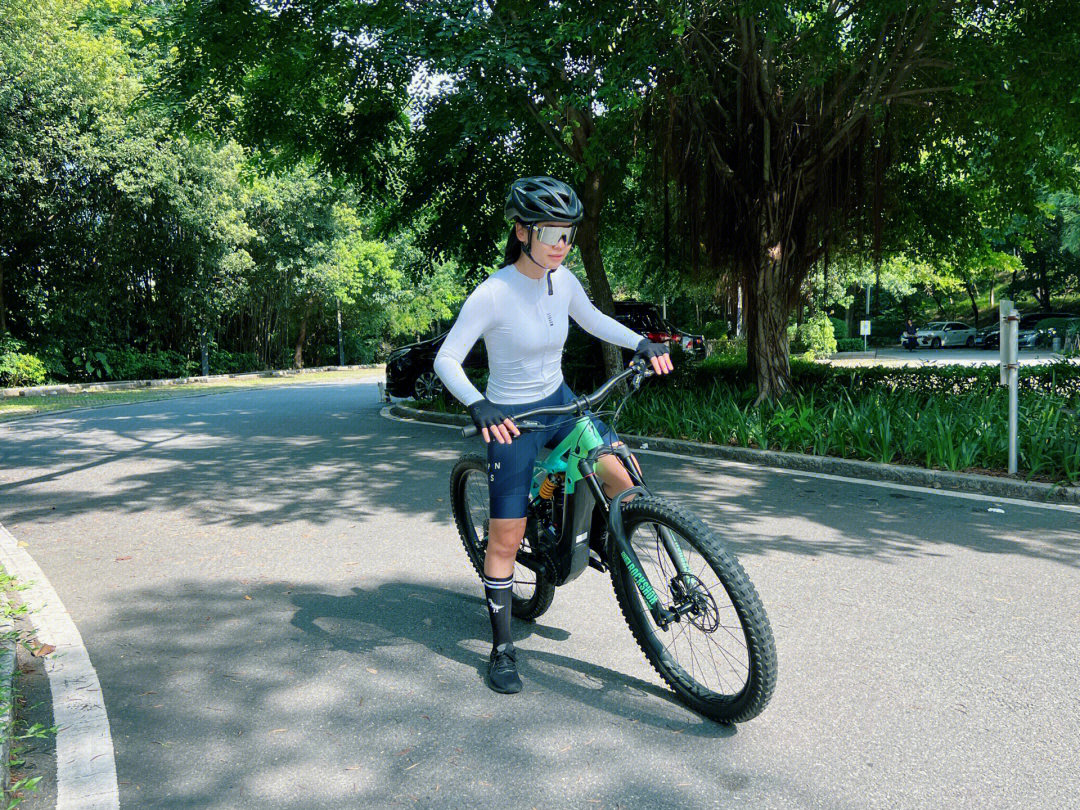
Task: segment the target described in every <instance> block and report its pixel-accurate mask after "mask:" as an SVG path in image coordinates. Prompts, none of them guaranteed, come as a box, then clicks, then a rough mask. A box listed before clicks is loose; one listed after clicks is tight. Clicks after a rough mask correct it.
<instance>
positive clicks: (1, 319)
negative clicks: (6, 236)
mask: <svg viewBox="0 0 1080 810" xmlns="http://www.w3.org/2000/svg"><path fill="white" fill-rule="evenodd" d="M6 334H7V305H6V304H5V303H4V263H3V262H0V337H3V336H4V335H6Z"/></svg>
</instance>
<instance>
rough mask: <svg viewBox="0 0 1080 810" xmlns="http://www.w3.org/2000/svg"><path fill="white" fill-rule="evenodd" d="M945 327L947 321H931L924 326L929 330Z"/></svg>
mask: <svg viewBox="0 0 1080 810" xmlns="http://www.w3.org/2000/svg"><path fill="white" fill-rule="evenodd" d="M944 328H945V321H931V322H930V323H928V324H927V325H926V326H924V327H923V329H925V330H926V331H927V332H939V331H941V330H942V329H944Z"/></svg>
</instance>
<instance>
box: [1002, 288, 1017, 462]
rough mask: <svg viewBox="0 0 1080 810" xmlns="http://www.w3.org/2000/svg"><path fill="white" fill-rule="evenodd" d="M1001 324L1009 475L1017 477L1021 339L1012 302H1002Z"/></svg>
mask: <svg viewBox="0 0 1080 810" xmlns="http://www.w3.org/2000/svg"><path fill="white" fill-rule="evenodd" d="M998 321H999V323H1000V324H1001V332H1000V333H999V334H1000V340H1001V381H1002V383H1005V382H1008V386H1009V475H1016V470H1017V458H1016V456H1017V452H1016V446H1017V436H1018V433H1019V424H1018V423H1019V410H1020V408H1019V390H1018V389H1019V376H1020V363H1019V353H1020V346H1019V338H1020V329H1019V321H1020V313H1019V312H1017V311H1016V309H1015V308H1014V307H1013V303H1012V301H1007V300H1004V299H1003V300H1002V301H1001V308H1000V309H999V310H998Z"/></svg>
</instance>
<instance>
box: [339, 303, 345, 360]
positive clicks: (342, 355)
mask: <svg viewBox="0 0 1080 810" xmlns="http://www.w3.org/2000/svg"><path fill="white" fill-rule="evenodd" d="M337 356H338V365H339V366H343V365H345V343H344V341H343V340H342V339H341V299H340V298H339V299H338V301H337Z"/></svg>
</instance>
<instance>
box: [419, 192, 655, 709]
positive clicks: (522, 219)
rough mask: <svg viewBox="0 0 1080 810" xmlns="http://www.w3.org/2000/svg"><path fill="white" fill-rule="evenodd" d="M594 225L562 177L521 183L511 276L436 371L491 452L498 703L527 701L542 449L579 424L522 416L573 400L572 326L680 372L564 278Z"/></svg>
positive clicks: (600, 469) (613, 464)
mask: <svg viewBox="0 0 1080 810" xmlns="http://www.w3.org/2000/svg"><path fill="white" fill-rule="evenodd" d="M584 214H585V211H584V208H583V207H582V205H581V201H580V200H579V199H578V196H577V194H576V193H574V190H573V189H572V188H570V186H568V185H567V184H566V183H563V182H561V181H559V180H555V179H554V178H551V177H525V178H521V179H519V180H515V181H514V183H513V184H512V185H511V186H510V193H509V195H508V196H507V198H506V216H507V218H508V219H511V220H513V223H514V224H513V226H512V227H511V230H510V235H509V238H508V239H507V242H506V254H505V259H504V262H503V264H504V266H503V267H502V269H500V270H498V271H496V272H495V273H493V274H492V275H491V276H489V277H488V278H487V279H486V280H485V281H484V282H482V283H481V284H480V285H479V286H478V287H477V288H476V289H475V290H474V291H473V292H472V294H471V295H470V296H469V297H468V299H467V300H466V301H465V304H464V306H462V308H461V312H460V313H459V315H458V317H457V320H456V321H455V322H454V325H453V327H452V328H451V329H450V333H449V334H448V335H447V337H446V340H445V341H444V343H443V345H442V348H441V349H440V350H439V353H438V355H437V356H436V358H435V372H436V373H437V374H438V375H439V377H440V378H441V379H442V381H443V383H444V384H445V385H446V388H447V390H449V391H450V393H452V394H453V395H454V396H455V397H457V399H459V400H460V401H461V402H462V404H464V405H465V406H466V407H467V408H468V410H469V414H470V416H472V420H473V422H474V423H475V424H476V427H477V429H478V430H479V431H480V433H481V434H482V435H483V437H484V441H485V442H487V456H488V459H487V462H488V465H487V466H488V488H489V491H490V499H491V502H490V515H491V520H490V524H489V530H488V543H487V552H486V554H485V557H484V578H483V579H484V591H485V595H486V597H487V605H488V615H489V618H490V619H491V631H492V650H491V658H490V661H489V665H488V676H487V683H488V686H490V687H491V688H492V689H493V690H495V691H496V692H503V693H514V692H519V691H521V678H520V677H519V676H518V672H517V653H516V651H515V649H514V645H513V643H512V641H511V635H510V604H511V587H512V585H513V581H514V560H515V558H516V556H517V550H518V547H519V546H520V545H521V540H522V538H523V536H524V534H525V515H526V509H527V506H528V500H529V487H530V484H531V481H532V470H533V464H534V462H535V460H536V457H537V455H538V454H539V452H540V449H541V448H542V447H544V446H554V445H555V444H557V443H558V442H560V441H562V439H563V438H565V437H566V436H567V435H568V434H569V432H570V430H571V429H572V428H573V420H567V419H565V417H557V416H547V417H539V418H537V420H536V421H538V422H541V423H543V424H545V425H547V429H546V430H543V431H540V430H535V431H530V432H529V433H526V434H524V435H523V434H522V433H521V432H520V431H519V430H518V429H517V427H516V426H515V425H514V421H513V417H514V415H515V414H517V413H521V412H523V411H527V410H530V409H532V408H538V407H545V406H551V405H564V404H567V403H569V402H571V401H572V400H573V398H574V394H573V392H572V391H571V390H570V388H569V387H568V386H567V385H566V383H565V382H564V381H563V376H562V351H563V344H564V343H565V342H566V333H567V328H568V320H567V319H568V317H570V318H573V319H574V321H575V322H576V323H577V324H578V325H579V326H581V328H582V329H584V330H585V331H586V332H589V333H590V334H592V335H594V336H596V337H598V338H600V339H601V340H604V341H607V342H608V343H614V344H615V345H617V346H621V347H625V348H628V349H634V350H635V351H636V356H638V357H642V358H645V359H647V360H648V361H649V362H651V364H652V367H653V370H654V371H656V373H657V374H666V373H668V372H669V371H671V369H672V365H671V356H670V354H668V350H667V347H666V346H664V345H663V344H659V343H651V342H650V341H649V339H648V338H646V337H643V336H642V335H639V334H637V333H635V332H633V331H632V330H630V329H627V328H626V327H625V326H623V325H622V324H620V323H619V322H618V321H616V320H615V319H614V318H610V317H608V316H607V315H605V314H604V313H602V312H600V310H598V309H597V308H596V307H595V306H593V304H592V302H591V301H589V299H588V297H587V296H586V295H585V290H584V288H582V286H581V282H580V281H578V279H577V277H576V276H574V275H573V274H572V273H571V272H570V271H569V270H567V269H566V268H565V267H563V265H562V261H563V259H564V258H565V256H566V254H567V253H568V252H569V251H570V248H571V247H572V246H573V243H574V236H575V234H576V232H577V225H578V223H579V222H581V220H582V218H583V216H584ZM481 337H482V338H483V339H484V344H485V346H486V348H487V356H488V368H489V372H490V373H489V377H488V384H487V391H486V392H485V393H484V394H481V393H480V391H478V390H477V389H476V388H475V387H474V386H473V385H472V383H471V382H469V379H468V378H467V377H466V376H465V373H464V371H463V370H462V367H461V363H462V360H464V358H465V356H466V355H467V354H468V352H469V350H470V349H471V348H472V347H473V344H475V343H476V341H477V340H478V339H479V338H481ZM594 423H595V424H596V427H597V430H598V431H599V433H600V435H601V436H602V437H604V441H605V443H607V444H612V445H614V444H618V443H619V442H618V437H617V436H615V434H614V433H613V432H612V431H611V430H610V429H609V428H608V427H607V425H605V424H604V423H603V422H601V421H600V420H597V419H594ZM635 463H636V462H635ZM597 474H598V475H599V476H600V478H601V480H602V481H603V482H604V491H605V492H606V493H607V494H608V495H609V496H614V495H615V494H617V493H618V492H620V491H622V490H624V489H626V488H628V487H630V486H632V482H631V480H630V476H629V475H627V473H626V470H625V469H624V468H623V467H622V465H621V464H620V463H618V461H617V459H613V458H610V457H608V458H601V459H599V461H598V463H597Z"/></svg>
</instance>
